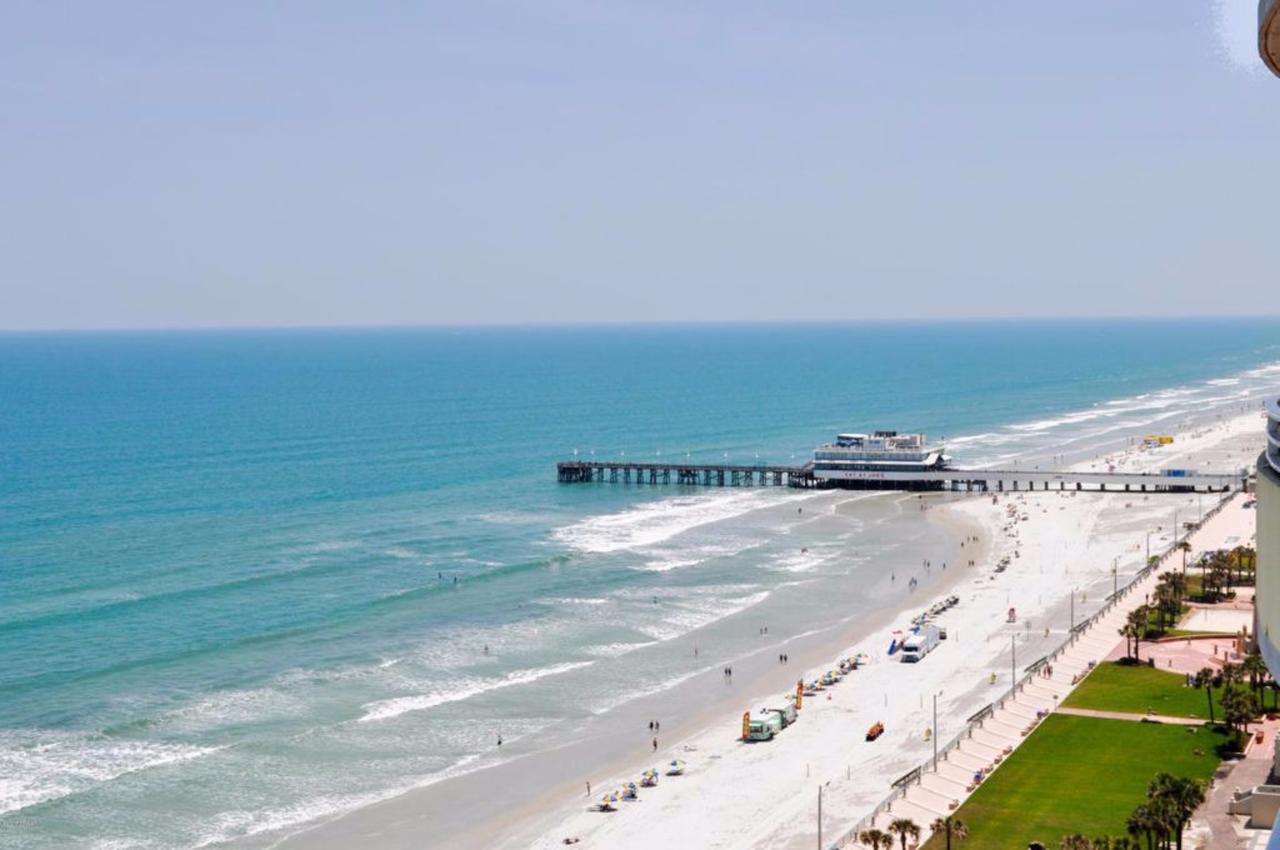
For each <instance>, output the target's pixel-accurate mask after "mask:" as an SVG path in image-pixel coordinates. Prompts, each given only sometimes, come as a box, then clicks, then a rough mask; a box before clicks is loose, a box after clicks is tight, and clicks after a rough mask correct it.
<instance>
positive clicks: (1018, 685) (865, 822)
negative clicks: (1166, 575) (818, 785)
mask: <svg viewBox="0 0 1280 850" xmlns="http://www.w3.org/2000/svg"><path fill="white" fill-rule="evenodd" d="M1230 501H1231V495H1230V494H1225V495H1224V497H1223V498H1222V499H1221V500H1219V502H1218V504H1216V505H1214V506H1213V507H1212V508H1210V509H1209V510H1208V511H1207V512H1206V513H1205V515H1204V516H1203V517H1202V518H1201V519H1200V520H1199V521H1198V522H1197V523H1196V524H1195V525H1194V526H1193V527H1192V528H1191V529H1190V531H1196V530H1199V529H1200V528H1203V527H1204V524H1205V522H1207V521H1208V520H1209V519H1211V518H1212V517H1214V516H1215V515H1217V514H1218V513H1219V512H1220V511H1221V510H1222V509H1223V508H1224V507H1226V506H1227V504H1228V503H1229V502H1230ZM1190 531H1188V532H1187V534H1189V533H1190ZM1182 539H1186V534H1184V535H1182ZM1178 542H1179V535H1178V529H1176V528H1175V529H1174V535H1173V542H1172V543H1170V544H1169V547H1168V548H1167V549H1165V550H1164V551H1163V552H1161V553H1159V554H1158V555H1155V556H1152V557H1151V558H1149V559H1148V562H1147V564H1146V565H1145V566H1144V567H1142V569H1140V570H1138V571H1137V572H1136V573H1134V574H1133V576H1131V577H1130V578H1129V580H1128V581H1126V582H1125V584H1124V586H1123V587H1120V588H1118V589H1117V590H1116V591H1115V592H1114V593H1112V594H1111V595H1110V596H1108V597H1107V602H1106V604H1104V605H1103V606H1102V607H1101V608H1099V609H1098V610H1097V611H1095V612H1094V613H1093V614H1092V615H1091V616H1089V617H1088V618H1086V619H1084V620H1082V621H1081V622H1080V623H1079V624H1078V625H1076V626H1075V627H1073V628H1072V629H1071V631H1070V632H1069V633H1068V636H1067V639H1066V640H1064V641H1063V642H1062V643H1061V644H1059V645H1058V647H1057V648H1056V649H1054V650H1053V652H1051V653H1050V654H1048V655H1046V656H1044V657H1043V658H1040V659H1039V660H1038V661H1036V662H1035V663H1033V664H1031V665H1030V666H1029V667H1027V668H1026V671H1025V672H1024V674H1023V675H1022V677H1021V678H1019V679H1018V680H1017V681H1016V682H1015V683H1014V684H1013V685H1011V686H1010V687H1009V688H1008V689H1007V690H1005V691H1004V692H1003V693H1002V694H1001V695H1000V696H999V698H997V699H996V700H995V701H994V702H991V703H988V704H987V705H986V706H984V707H983V708H981V709H979V710H978V711H977V712H975V713H974V714H973V715H971V716H970V717H969V719H968V720H967V721H965V726H964V728H963V729H961V730H960V732H959V733H957V734H956V735H955V737H953V738H952V739H951V740H949V741H947V743H946V744H944V745H940V746H939V747H938V755H937V759H936V761H935V759H934V757H933V756H930V757H929V758H928V759H927V760H925V761H924V762H922V763H921V764H919V765H918V766H917V767H916V768H914V769H913V770H912V771H910V772H909V773H907V774H905V775H904V778H906V777H908V776H914V778H915V784H920V783H921V782H923V779H924V775H925V773H926V772H928V770H929V769H930V768H931V767H932V768H933V769H934V770H936V769H937V764H940V763H941V762H944V761H946V760H947V756H948V755H950V754H951V752H952V751H953V750H955V749H956V748H957V747H959V746H960V745H961V744H962V743H964V742H965V741H966V740H968V739H970V738H972V737H973V733H974V732H975V731H976V730H978V729H982V728H983V726H984V725H985V723H986V721H987V720H988V719H989V718H990V717H991V715H992V714H993V713H994V712H995V711H996V710H997V709H1000V708H1004V705H1005V703H1006V702H1008V701H1011V700H1013V699H1014V698H1015V697H1016V696H1017V695H1018V694H1019V693H1020V692H1021V691H1022V690H1023V689H1024V688H1025V687H1026V686H1027V684H1028V683H1029V682H1031V681H1032V680H1034V679H1035V678H1036V677H1037V676H1038V675H1039V670H1040V668H1041V667H1043V666H1044V665H1045V664H1051V663H1053V662H1054V661H1055V660H1057V659H1058V658H1059V657H1060V656H1061V655H1062V654H1063V653H1064V652H1066V651H1067V650H1068V649H1070V648H1071V647H1073V646H1075V645H1076V643H1077V642H1078V641H1079V640H1080V639H1081V637H1082V636H1083V635H1084V633H1085V632H1086V631H1088V630H1089V628H1090V627H1091V626H1093V625H1094V624H1095V623H1097V622H1098V621H1099V620H1100V619H1102V618H1103V617H1105V616H1106V615H1107V614H1109V613H1110V612H1111V611H1112V610H1113V609H1114V608H1115V607H1116V606H1117V605H1119V604H1120V603H1121V602H1122V601H1124V600H1125V599H1126V598H1127V597H1128V596H1129V594H1130V593H1132V592H1133V591H1134V590H1135V589H1136V587H1137V585H1138V583H1139V582H1141V581H1142V580H1143V579H1145V578H1147V577H1148V576H1150V575H1151V574H1152V573H1154V572H1156V571H1158V570H1160V569H1161V568H1162V567H1163V566H1164V564H1165V562H1166V561H1167V560H1168V559H1169V558H1170V557H1171V556H1172V555H1173V554H1174V553H1176V552H1177V551H1178ZM1038 722H1039V721H1038V720H1037V723H1038ZM912 784H913V783H911V782H904V781H902V780H899V781H898V782H895V783H894V784H893V790H892V791H890V792H889V795H888V796H887V797H885V798H884V799H883V800H881V801H880V802H879V803H877V804H876V807H875V808H874V809H872V810H871V812H870V813H869V814H867V815H864V816H863V817H862V818H861V819H859V820H858V822H857V823H855V824H854V825H853V827H852V828H851V829H849V830H848V831H846V832H845V833H843V834H842V835H841V836H840V837H839V838H838V839H836V841H835V843H833V844H832V845H830V846H831V848H832V850H840V848H844V847H848V846H850V845H852V844H855V843H857V841H858V835H859V834H860V833H862V831H863V830H866V829H870V828H871V826H872V824H874V823H875V820H876V818H878V817H879V816H880V815H882V814H884V813H885V812H887V811H889V810H890V809H891V808H892V806H893V804H894V803H895V802H897V801H898V800H901V799H902V798H904V797H906V796H907V792H908V791H909V790H910V788H911V785H912ZM918 825H919V826H920V827H921V828H922V829H927V828H928V827H929V824H918Z"/></svg>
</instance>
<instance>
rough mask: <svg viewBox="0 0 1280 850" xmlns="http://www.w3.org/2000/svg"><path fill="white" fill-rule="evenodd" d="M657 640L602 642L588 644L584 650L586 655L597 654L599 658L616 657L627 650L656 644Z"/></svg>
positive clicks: (630, 650) (631, 650)
mask: <svg viewBox="0 0 1280 850" xmlns="http://www.w3.org/2000/svg"><path fill="white" fill-rule="evenodd" d="M657 644H658V641H656V640H647V641H642V642H640V643H602V644H600V645H599V646H588V647H587V648H586V649H585V650H584V651H585V652H586V653H587V654H588V655H597V656H599V657H601V658H617V657H618V656H619V655H626V654H627V653H628V652H635V651H636V650H637V649H644V648H645V647H646V646H656V645H657Z"/></svg>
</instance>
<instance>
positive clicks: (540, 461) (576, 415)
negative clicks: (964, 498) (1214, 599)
mask: <svg viewBox="0 0 1280 850" xmlns="http://www.w3.org/2000/svg"><path fill="white" fill-rule="evenodd" d="M1276 363H1280V329H1277V327H1276V326H1275V324H1274V323H1271V322H1261V321H1245V320H1238V321H1237V320H1232V321H1226V320H1221V321H1194V322H1193V321H1180V322H1119V321H1115V322H1016V323H1004V322H996V323H980V322H972V323H962V324H951V323H931V324H867V325H842V326H836V325H832V326H822V325H809V326H733V327H728V326H725V327H720V326H687V327H619V328H556V329H474V330H444V329H435V330H358V331H357V330H351V331H337V330H333V331H329V330H326V331H261V332H259V331H235V332H181V333H179V332H174V333H102V334H90V333H83V334H8V335H0V647H2V648H3V651H0V846H2V847H65V846H86V847H88V846H95V842H99V841H100V842H104V843H101V845H100V846H103V847H106V846H117V847H118V846H146V847H186V846H193V845H196V844H199V843H202V842H207V841H214V840H218V839H223V838H235V837H238V836H245V835H253V834H258V833H261V834H271V831H272V830H273V829H276V828H280V827H285V826H288V825H290V824H292V823H296V822H299V821H301V820H305V819H306V818H307V817H311V816H314V815H321V814H326V813H331V812H335V811H340V810H344V809H347V808H350V807H352V806H354V805H358V804H360V803H363V802H367V801H368V800H371V799H376V798H378V797H379V796H382V795H385V794H386V793H390V792H391V791H393V790H395V789H399V788H405V787H409V786H412V785H414V784H421V783H422V782H424V781H428V780H429V779H430V778H432V777H433V776H435V775H438V774H439V773H440V772H441V771H448V770H459V769H465V768H466V767H467V766H468V765H471V764H474V763H476V759H478V758H479V757H480V754H481V753H482V752H485V751H487V750H488V749H489V747H488V742H489V741H490V740H491V738H492V737H493V735H494V734H495V731H496V730H502V731H503V732H504V733H505V734H507V735H508V736H510V737H511V738H518V737H519V736H520V735H521V734H524V733H528V732H531V731H534V730H538V729H544V728H547V726H548V724H550V723H553V722H554V721H556V720H558V719H562V718H563V717H564V716H565V715H564V712H565V711H567V710H568V709H567V708H566V706H565V704H564V701H563V699H562V698H561V697H560V696H558V694H557V692H556V690H555V689H554V688H552V687H551V683H552V682H555V681H556V680H558V679H563V678H565V677H572V678H573V681H575V682H576V683H577V685H576V687H577V689H578V691H577V692H578V694H579V696H581V695H582V694H584V693H585V694H588V695H590V694H598V695H599V702H598V708H599V710H603V709H604V708H607V706H608V704H611V703H612V702H616V699H617V697H616V695H617V694H618V692H619V691H618V688H619V684H618V681H617V680H616V678H611V677H613V676H614V675H615V674H614V673H612V672H611V670H610V668H609V665H608V663H607V662H608V661H609V659H611V658H613V657H616V656H618V655H621V654H627V653H630V654H629V655H628V658H630V659H632V660H631V661H630V662H629V676H630V681H631V682H632V683H633V684H634V683H635V681H636V680H637V679H638V680H641V681H639V684H640V685H642V686H644V687H652V686H655V685H660V684H661V682H662V681H664V676H670V675H671V673H672V670H671V665H670V662H669V659H666V658H664V656H663V655H662V652H663V646H664V645H665V644H667V643H669V642H671V641H674V640H677V639H679V638H681V637H683V636H685V635H688V634H690V633H691V632H693V631H697V630H704V631H707V632H708V636H707V638H706V640H707V641H709V642H710V643H707V644H706V645H708V646H718V650H717V651H719V652H721V653H722V654H723V655H724V656H725V657H731V656H732V654H733V652H734V651H736V650H735V644H733V642H732V641H731V640H729V639H728V638H726V639H725V640H724V641H723V642H722V643H721V644H719V645H717V644H715V643H714V641H715V636H714V633H713V630H714V627H715V624H716V623H717V622H719V621H720V620H722V619H724V618H726V617H729V616H732V615H733V613H734V612H737V611H740V610H742V609H743V608H746V607H750V606H755V605H760V604H764V601H765V600H766V599H768V598H769V596H770V594H771V593H773V592H774V591H775V590H776V589H777V587H778V585H779V584H780V583H781V582H783V581H784V580H786V579H787V578H788V576H791V577H792V578H794V576H793V575H791V573H790V572H789V571H788V569H786V568H779V564H784V565H785V562H784V560H783V559H784V558H785V557H786V556H785V555H784V553H783V552H782V551H781V550H777V549H774V548H771V545H770V543H769V540H768V534H764V533H762V532H761V530H760V524H759V523H746V522H745V521H744V520H743V517H744V516H746V515H748V514H750V513H751V511H753V510H756V509H762V508H766V507H768V506H770V505H774V504H776V503H777V501H778V500H782V499H786V498H790V497H794V496H795V495H796V494H790V493H786V492H777V491H767V492H746V493H744V492H712V493H708V492H705V491H685V492H681V491H677V490H675V489H674V488H666V489H662V488H657V489H649V488H638V487H629V488H628V487H621V486H617V487H608V486H566V485H557V484H556V481H555V474H554V463H555V461H556V460H557V459H562V458H565V457H568V456H571V455H572V454H573V452H575V451H577V452H579V453H580V454H583V455H590V454H591V453H594V455H595V456H596V457H615V456H618V455H619V454H621V453H623V452H625V454H626V456H627V457H628V458H646V459H647V458H650V457H656V456H657V455H658V454H659V453H660V454H661V455H663V456H670V455H684V454H685V453H690V454H691V455H693V456H695V457H700V458H707V459H712V458H724V457H725V456H727V457H728V458H729V459H731V460H734V461H746V460H754V459H755V458H756V457H757V456H758V457H759V458H760V459H761V460H769V461H780V462H791V461H792V460H793V459H794V460H795V461H797V462H799V461H802V460H804V459H805V457H806V456H807V454H808V453H809V452H810V451H811V449H812V447H813V446H814V445H815V444H817V443H818V442H819V441H822V440H825V439H827V438H828V437H830V436H831V435H832V434H833V433H834V432H836V431H837V430H848V429H855V428H865V429H872V428H883V427H889V428H897V429H899V430H904V431H916V430H921V431H927V432H928V433H929V434H930V435H932V436H934V437H941V436H942V435H945V436H946V437H947V438H948V444H949V445H950V446H951V454H953V455H954V456H955V457H956V460H957V462H960V463H966V462H973V463H979V462H992V461H994V460H996V459H1003V460H1009V459H1012V458H1014V457H1017V456H1021V455H1035V454H1038V455H1044V454H1048V453H1056V452H1058V451H1059V450H1067V451H1080V452H1085V451H1088V450H1089V449H1090V448H1091V447H1094V446H1096V445H1098V444H1099V443H1100V442H1101V441H1104V440H1107V439H1112V438H1115V437H1116V436H1117V435H1119V434H1121V433H1127V431H1131V430H1132V429H1134V428H1140V427H1146V426H1147V425H1148V424H1149V423H1156V422H1164V423H1169V424H1172V423H1175V422H1177V421H1179V419H1180V418H1185V417H1188V416H1191V415H1206V414H1207V413H1211V412H1212V411H1214V410H1217V409H1222V410H1226V409H1229V408H1232V407H1234V408H1238V407H1239V406H1240V405H1241V404H1244V403H1248V402H1249V401H1250V400H1251V399H1254V398H1257V397H1258V396H1259V394H1260V393H1262V392H1265V391H1270V390H1271V389H1273V388H1274V386H1275V384H1276V383H1277V382H1278V381H1280V372H1278V371H1277V370H1276V369H1274V368H1267V367H1271V366H1273V365H1274V364H1276ZM1126 429H1127V430H1126ZM820 542H821V541H819V543H820ZM787 551H788V552H790V551H791V548H790V547H788V550H787ZM455 578H456V579H457V583H456V584H455ZM659 594H660V595H661V600H662V604H661V605H658V606H657V607H654V605H655V604H656V603H651V602H650V597H654V598H655V599H656V598H657V596H658V595H659ZM485 645H488V646H490V647H491V653H490V654H485V653H483V651H482V650H481V649H480V648H481V647H483V646H485ZM646 659H651V663H650V664H649V666H647V667H646ZM624 696H625V695H624ZM230 776H238V777H245V776H251V777H252V778H251V779H246V780H243V781H239V782H236V783H228V782H227V781H226V780H227V778H228V777H230ZM108 840H111V841H115V842H117V843H116V844H114V845H112V844H107V843H105V842H106V841H108ZM130 842H134V843H133V844H132V845H131V844H130Z"/></svg>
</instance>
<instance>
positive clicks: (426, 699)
mask: <svg viewBox="0 0 1280 850" xmlns="http://www.w3.org/2000/svg"><path fill="white" fill-rule="evenodd" d="M592 664H595V662H594V661H570V662H566V663H563V664H553V665H551V666H550V667H537V668H533V669H529V670H516V671H514V672H512V673H508V674H507V675H506V676H504V677H502V678H500V679H477V678H463V679H461V680H460V681H458V680H455V681H454V683H453V685H452V687H446V688H445V689H443V690H439V691H435V692H433V693H427V694H415V695H413V696H406V697H393V698H392V699H384V700H378V701H376V702H371V703H366V704H365V705H364V706H362V708H363V709H364V715H363V716H362V717H361V718H360V722H361V723H367V722H370V721H373V720H389V719H391V718H392V717H399V716H400V715H402V714H407V713H409V712H412V711H424V710H426V709H428V708H435V707H436V706H438V705H446V704H448V703H452V702H461V701H462V700H466V699H470V698H471V697H474V696H479V695H480V694H485V693H490V692H492V691H496V690H501V689H502V688H510V687H513V686H515V685H527V684H529V683H530V682H536V681H537V680H539V679H545V678H546V677H547V676H558V675H560V674H561V673H568V672H569V671H570V670H577V669H579V668H581V667H590V666H591V665H592Z"/></svg>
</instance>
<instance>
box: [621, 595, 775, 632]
mask: <svg viewBox="0 0 1280 850" xmlns="http://www.w3.org/2000/svg"><path fill="white" fill-rule="evenodd" d="M770 592H771V591H768V590H761V591H759V592H757V593H751V594H747V595H745V596H735V597H729V598H725V597H719V596H713V597H709V598H708V597H704V598H694V599H686V600H682V601H681V602H679V603H677V604H676V605H675V606H674V609H673V610H667V611H664V612H663V614H662V616H661V618H660V619H652V620H649V621H646V622H643V623H640V624H637V625H636V626H635V627H634V628H636V629H637V630H638V631H640V632H643V633H644V634H647V635H649V636H650V637H652V638H654V639H655V640H659V641H666V640H674V639H675V638H678V637H682V636H684V635H687V634H688V633H689V632H692V631H695V630H697V629H700V628H703V627H704V626H709V625H711V624H712V623H714V622H716V621H717V620H723V619H724V618H725V617H731V616H733V615H734V614H737V613H739V612H740V611H745V610H747V609H748V608H752V607H754V606H756V605H759V604H760V603H761V602H763V601H764V600H766V599H768V598H769V594H770Z"/></svg>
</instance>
